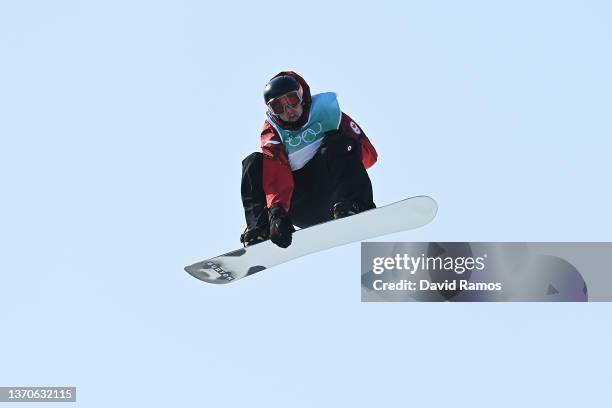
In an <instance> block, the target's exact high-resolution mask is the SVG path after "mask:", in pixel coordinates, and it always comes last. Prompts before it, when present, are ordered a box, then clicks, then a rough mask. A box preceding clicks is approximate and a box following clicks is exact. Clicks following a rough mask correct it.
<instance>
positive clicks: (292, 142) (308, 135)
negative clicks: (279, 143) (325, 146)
mask: <svg viewBox="0 0 612 408" xmlns="http://www.w3.org/2000/svg"><path fill="white" fill-rule="evenodd" d="M317 125H318V126H319V129H318V130H314V129H313V128H312V127H310V128H308V129H306V130H305V131H303V132H302V133H300V134H297V135H295V136H289V138H288V139H287V144H288V145H289V146H291V147H298V146H299V145H301V144H302V142H303V143H312V142H314V141H315V139H316V138H317V135H318V134H319V133H321V132H322V131H323V125H321V122H317V123H315V124H314V125H313V127H314V126H317Z"/></svg>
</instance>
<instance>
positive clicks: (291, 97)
mask: <svg viewBox="0 0 612 408" xmlns="http://www.w3.org/2000/svg"><path fill="white" fill-rule="evenodd" d="M300 103H302V92H300V91H299V90H298V91H291V92H289V93H286V94H284V95H283V96H279V97H278V98H274V99H271V100H270V101H269V102H268V103H267V105H268V110H269V111H270V112H272V113H273V114H275V115H282V114H283V113H285V110H286V109H287V106H289V107H290V108H295V107H297V106H298V105H299V104H300Z"/></svg>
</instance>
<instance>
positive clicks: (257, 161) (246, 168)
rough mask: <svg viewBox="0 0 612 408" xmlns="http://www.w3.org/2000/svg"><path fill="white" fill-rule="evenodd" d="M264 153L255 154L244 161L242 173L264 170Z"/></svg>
mask: <svg viewBox="0 0 612 408" xmlns="http://www.w3.org/2000/svg"><path fill="white" fill-rule="evenodd" d="M262 161H263V153H261V152H253V153H251V154H249V155H248V156H247V157H245V158H244V159H243V160H242V172H243V173H246V172H250V171H253V170H256V171H257V170H259V169H261V168H262Z"/></svg>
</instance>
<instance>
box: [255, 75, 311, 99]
mask: <svg viewBox="0 0 612 408" xmlns="http://www.w3.org/2000/svg"><path fill="white" fill-rule="evenodd" d="M301 88H302V87H301V86H300V83H299V82H298V81H297V80H296V79H295V78H293V77H290V76H288V75H283V76H278V77H275V78H272V79H271V80H270V82H268V83H267V84H266V87H265V88H264V92H263V96H264V101H265V102H266V104H267V103H268V102H270V101H271V100H272V99H274V98H278V97H279V96H282V95H285V94H286V93H289V92H291V91H298V92H299V90H300V89H301Z"/></svg>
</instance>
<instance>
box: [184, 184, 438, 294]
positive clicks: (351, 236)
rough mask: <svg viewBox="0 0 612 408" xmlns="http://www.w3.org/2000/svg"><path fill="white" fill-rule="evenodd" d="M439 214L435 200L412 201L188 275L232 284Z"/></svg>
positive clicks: (237, 254)
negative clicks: (270, 269) (315, 253)
mask: <svg viewBox="0 0 612 408" xmlns="http://www.w3.org/2000/svg"><path fill="white" fill-rule="evenodd" d="M437 211H438V205H437V204H436V202H435V200H434V199H433V198H431V197H428V196H417V197H412V198H408V199H405V200H402V201H398V202H396V203H393V204H389V205H386V206H383V207H378V208H373V209H371V210H367V211H364V212H362V213H359V214H355V215H352V216H350V217H346V218H341V219H338V220H332V221H327V222H324V223H321V224H317V225H313V226H312V227H308V228H303V229H300V230H297V231H296V232H294V233H293V239H292V244H291V245H290V246H289V247H288V248H279V247H278V246H276V245H274V244H273V243H272V242H271V241H270V240H268V241H264V242H261V243H259V244H255V245H252V246H249V247H246V248H240V249H238V250H235V251H232V252H228V253H226V254H223V255H220V256H217V257H215V258H211V259H207V260H205V261H201V262H197V263H194V264H193V265H189V266H186V267H185V271H187V272H188V273H189V274H190V275H192V276H193V277H195V278H197V279H200V280H202V281H204V282H208V283H216V284H224V283H231V282H234V281H236V280H238V279H242V278H244V277H246V276H249V275H253V274H255V273H257V272H261V271H263V270H264V269H268V268H271V267H273V266H276V265H280V264H282V263H285V262H287V261H290V260H292V259H296V258H299V257H302V256H305V255H308V254H311V253H314V252H318V251H323V250H325V249H330V248H334V247H337V246H340V245H344V244H348V243H351V242H357V241H362V240H365V239H371V238H376V237H379V236H382V235H387V234H392V233H394V232H400V231H406V230H410V229H414V228H419V227H422V226H424V225H426V224H428V223H429V222H431V221H432V220H433V219H434V217H435V216H436V213H437Z"/></svg>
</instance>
